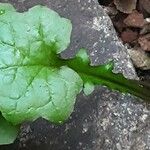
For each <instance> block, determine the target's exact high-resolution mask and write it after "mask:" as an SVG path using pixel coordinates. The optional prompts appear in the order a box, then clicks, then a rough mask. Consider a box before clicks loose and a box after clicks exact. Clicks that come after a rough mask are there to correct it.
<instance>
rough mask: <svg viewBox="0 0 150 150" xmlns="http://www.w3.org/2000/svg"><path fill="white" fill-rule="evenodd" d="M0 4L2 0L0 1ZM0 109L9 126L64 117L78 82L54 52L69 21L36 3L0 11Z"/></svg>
mask: <svg viewBox="0 0 150 150" xmlns="http://www.w3.org/2000/svg"><path fill="white" fill-rule="evenodd" d="M0 7H1V9H5V8H7V4H5V5H2V4H1V5H0ZM0 27H1V28H0V111H1V113H2V115H3V116H4V117H5V119H6V120H8V121H9V122H11V123H13V124H14V125H16V124H20V123H22V122H24V121H27V120H31V121H33V120H35V119H37V118H39V117H43V118H45V119H47V120H49V121H51V122H56V123H59V122H62V121H64V120H66V119H67V118H68V117H69V115H70V114H71V112H72V111H73V107H74V103H75V100H76V95H77V94H78V93H79V92H80V91H81V89H82V86H83V82H82V79H81V78H80V76H79V75H78V74H77V73H76V72H74V71H73V70H72V69H70V68H68V67H67V66H61V67H57V62H55V59H54V58H53V57H54V56H57V55H56V54H58V53H60V52H61V51H63V50H64V49H66V48H67V46H68V44H69V43H70V34H71V29H72V26H71V22H70V21H69V20H67V19H64V18H61V17H60V16H59V15H58V14H57V13H56V12H54V11H52V10H50V9H48V8H46V7H43V6H35V7H33V8H31V9H30V10H29V11H28V12H24V13H18V12H15V11H7V9H6V10H5V13H4V14H2V15H0Z"/></svg>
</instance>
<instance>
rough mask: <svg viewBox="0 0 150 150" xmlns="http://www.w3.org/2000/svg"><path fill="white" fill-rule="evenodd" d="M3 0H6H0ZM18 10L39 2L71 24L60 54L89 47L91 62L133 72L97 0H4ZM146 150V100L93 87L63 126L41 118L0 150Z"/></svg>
mask: <svg viewBox="0 0 150 150" xmlns="http://www.w3.org/2000/svg"><path fill="white" fill-rule="evenodd" d="M0 2H6V0H0ZM7 2H11V3H12V4H13V5H14V6H15V7H16V8H17V9H18V10H19V11H24V10H27V9H28V8H30V7H32V6H34V5H36V4H43V5H47V6H48V7H50V8H52V9H54V10H56V11H57V12H59V13H60V14H61V15H62V16H64V17H66V18H69V19H71V20H72V23H73V33H72V43H71V45H70V47H69V48H68V50H67V51H66V52H65V53H64V54H63V57H72V56H73V55H74V54H75V52H76V51H77V49H78V48H81V47H85V48H87V49H88V51H89V55H90V57H91V61H92V64H93V65H97V64H102V63H105V62H107V61H109V60H111V59H114V60H115V71H116V72H122V73H124V75H125V76H126V77H128V78H135V77H136V73H135V71H134V68H133V66H132V63H131V61H130V59H129V57H128V55H127V52H126V49H125V48H124V47H123V45H122V44H121V43H120V42H119V41H118V38H117V36H116V34H115V30H114V28H113V26H112V23H111V21H110V19H109V17H108V16H107V15H106V14H105V13H104V11H103V9H102V8H101V7H100V6H99V5H98V3H97V2H96V0H32V1H31V0H18V1H17V0H7ZM9 149H11V150H16V149H19V150H23V149H26V150H32V149H36V150H69V149H70V150H149V149H150V105H149V104H146V103H144V102H142V101H140V100H139V101H138V100H137V98H135V97H133V96H129V95H123V94H119V93H118V92H115V91H110V90H108V89H107V88H105V87H97V89H96V90H95V91H94V92H93V93H92V94H91V95H90V96H85V95H83V94H82V93H81V94H80V95H79V96H78V98H77V103H76V107H75V111H74V113H73V114H72V116H71V118H70V119H69V120H68V121H67V122H66V123H65V124H63V125H61V126H56V125H53V124H50V123H48V122H47V121H45V120H42V119H39V120H37V121H36V122H34V123H26V124H24V125H23V126H22V132H21V134H20V136H19V137H18V139H17V140H16V142H15V143H14V144H12V145H8V146H1V147H0V150H9Z"/></svg>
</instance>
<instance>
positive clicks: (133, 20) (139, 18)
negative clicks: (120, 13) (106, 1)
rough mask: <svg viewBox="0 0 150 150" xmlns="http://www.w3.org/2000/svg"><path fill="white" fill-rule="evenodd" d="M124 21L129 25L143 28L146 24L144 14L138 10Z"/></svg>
mask: <svg viewBox="0 0 150 150" xmlns="http://www.w3.org/2000/svg"><path fill="white" fill-rule="evenodd" d="M124 23H125V24H126V25H127V26H128V27H137V28H141V27H143V26H144V23H145V20H144V17H143V14H140V13H139V12H137V11H133V13H132V14H130V15H128V17H127V18H126V19H125V20H124Z"/></svg>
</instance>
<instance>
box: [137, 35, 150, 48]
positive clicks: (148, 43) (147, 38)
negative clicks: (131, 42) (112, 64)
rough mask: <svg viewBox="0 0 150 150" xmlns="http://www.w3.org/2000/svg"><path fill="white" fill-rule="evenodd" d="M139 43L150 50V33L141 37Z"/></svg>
mask: <svg viewBox="0 0 150 150" xmlns="http://www.w3.org/2000/svg"><path fill="white" fill-rule="evenodd" d="M138 43H139V44H140V46H141V48H142V49H143V50H144V51H150V34H147V35H144V36H142V37H140V38H139V39H138Z"/></svg>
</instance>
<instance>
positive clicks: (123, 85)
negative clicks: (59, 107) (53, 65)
mask: <svg viewBox="0 0 150 150" xmlns="http://www.w3.org/2000/svg"><path fill="white" fill-rule="evenodd" d="M58 61H59V60H58ZM60 64H67V66H68V67H70V68H72V69H73V70H74V71H76V72H77V73H78V74H79V75H80V77H81V78H82V80H83V83H84V92H85V94H87V95H88V94H90V93H91V92H92V91H93V90H94V88H93V85H105V86H107V87H108V88H110V89H114V90H118V91H120V92H122V93H130V94H132V95H135V96H137V97H140V98H142V99H143V100H147V101H150V92H149V91H150V84H144V83H143V82H141V81H138V80H129V79H126V78H125V77H124V76H123V75H122V74H115V73H113V72H112V70H113V62H109V63H108V64H104V65H99V66H90V60H89V57H88V55H87V53H86V50H85V49H80V50H79V52H78V53H77V55H76V57H75V58H73V59H72V60H67V61H64V60H61V62H60Z"/></svg>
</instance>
